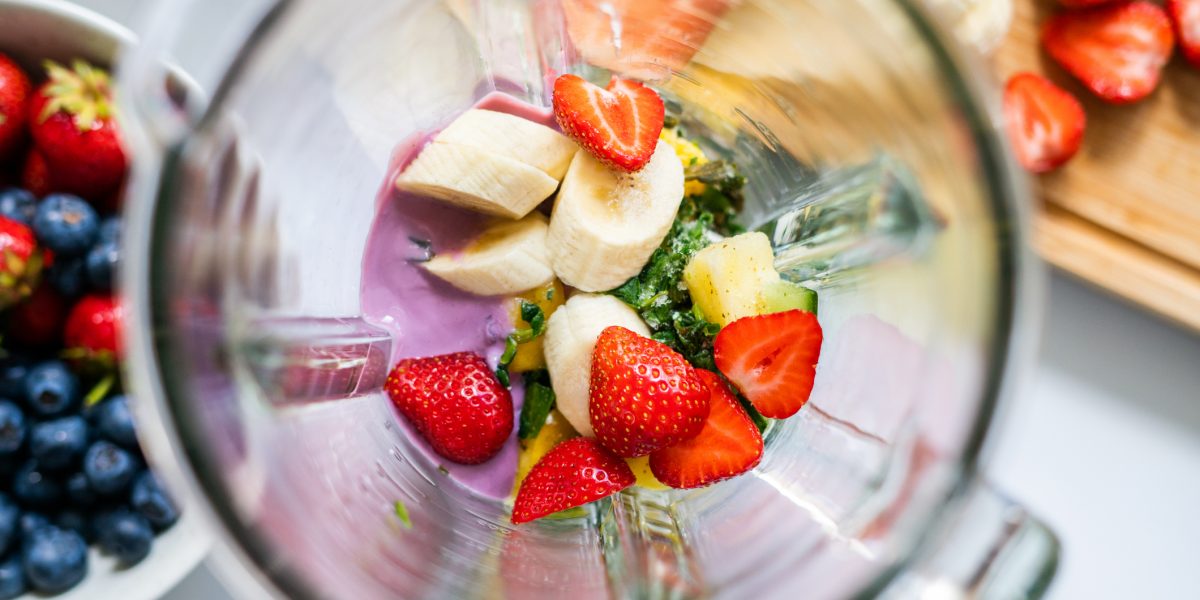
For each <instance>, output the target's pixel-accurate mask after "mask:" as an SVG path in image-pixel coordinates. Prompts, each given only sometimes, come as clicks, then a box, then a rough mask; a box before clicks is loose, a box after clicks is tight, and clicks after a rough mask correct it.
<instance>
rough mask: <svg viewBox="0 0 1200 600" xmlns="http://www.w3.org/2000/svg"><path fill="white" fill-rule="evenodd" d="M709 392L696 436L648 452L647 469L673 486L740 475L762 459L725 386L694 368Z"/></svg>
mask: <svg viewBox="0 0 1200 600" xmlns="http://www.w3.org/2000/svg"><path fill="white" fill-rule="evenodd" d="M696 372H697V373H698V374H699V375H700V379H702V380H703V381H704V384H705V386H707V387H708V389H709V392H710V394H711V396H710V398H709V411H708V419H707V420H706V421H705V422H704V428H703V429H701V430H700V434H699V435H697V436H696V437H694V438H692V439H690V440H687V441H684V442H680V443H678V444H675V445H674V446H671V447H668V448H663V449H662V450H659V451H657V452H654V453H652V454H650V472H652V473H654V476H655V477H657V478H658V480H659V481H661V482H663V483H665V484H667V485H669V486H671V487H673V488H696V487H702V486H706V485H709V484H712V483H716V482H718V481H722V480H725V479H729V478H730V477H734V476H736V475H741V474H742V473H745V472H746V471H749V470H750V469H753V468H754V466H755V465H757V464H758V461H759V460H761V459H762V454H763V439H762V434H761V433H759V432H758V428H757V427H755V426H754V422H753V421H751V420H750V416H749V415H747V414H746V411H745V410H744V409H742V405H741V404H740V403H739V402H738V400H737V398H735V397H734V395H733V392H731V391H730V390H729V386H727V385H726V384H725V382H724V381H723V380H722V379H721V377H720V376H718V375H717V374H716V373H713V372H712V371H705V370H703V369H697V370H696Z"/></svg>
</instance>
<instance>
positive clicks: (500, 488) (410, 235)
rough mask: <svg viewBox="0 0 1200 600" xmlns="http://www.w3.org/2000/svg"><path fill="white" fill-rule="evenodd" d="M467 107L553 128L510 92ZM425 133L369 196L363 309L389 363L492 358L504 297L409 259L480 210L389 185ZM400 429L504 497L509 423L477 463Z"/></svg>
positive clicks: (504, 331)
mask: <svg viewBox="0 0 1200 600" xmlns="http://www.w3.org/2000/svg"><path fill="white" fill-rule="evenodd" d="M475 108H482V109H487V110H494V111H497V112H504V113H508V114H511V115H515V116H518V117H522V118H525V119H528V120H530V121H533V122H535V123H541V124H543V125H546V126H549V127H554V128H555V129H557V126H556V125H555V124H554V118H553V115H552V113H551V112H550V111H549V110H548V109H539V108H536V107H533V106H530V105H528V104H525V103H523V102H521V101H519V100H517V99H515V98H513V97H511V96H507V95H504V94H499V93H492V94H489V95H487V96H485V97H484V98H482V99H481V100H480V101H479V102H478V103H476V105H475ZM431 137H432V134H422V135H417V136H414V137H413V138H411V139H409V140H407V141H405V142H402V143H401V144H400V145H399V146H398V147H397V148H396V150H395V152H394V153H393V156H392V163H391V165H392V166H391V168H390V169H389V170H388V175H387V180H386V181H385V182H384V185H383V188H382V189H381V190H380V192H379V196H378V198H377V200H376V211H377V214H376V217H375V222H374V223H373V224H372V225H371V232H370V233H369V234H368V237H367V244H366V250H365V252H364V253H363V269H362V273H363V274H362V288H361V290H360V294H361V299H362V310H363V315H364V316H365V317H366V319H367V320H368V321H371V322H372V323H374V324H376V325H379V326H380V327H384V328H386V329H387V330H388V331H390V332H391V333H392V336H393V339H394V340H395V343H394V344H393V346H392V357H391V360H390V361H389V364H395V362H396V361H398V360H400V359H402V358H416V357H422V356H436V355H439V354H448V353H451V352H461V351H471V352H478V353H479V354H481V355H483V356H484V357H486V358H487V360H488V362H489V364H492V365H495V364H496V362H497V360H498V359H499V357H500V354H501V352H503V350H504V338H505V336H507V335H508V333H509V332H510V331H511V330H512V328H513V317H512V314H511V313H510V311H509V303H510V299H509V298H508V297H481V296H475V295H473V294H469V293H467V292H463V291H460V290H458V289H456V288H454V287H453V286H451V285H450V284H448V283H446V282H444V281H442V280H440V279H438V278H436V277H434V276H432V275H430V274H428V273H426V272H425V270H424V269H422V268H421V267H420V266H419V265H418V264H416V263H414V262H413V261H412V259H414V258H419V257H421V256H422V255H423V254H424V251H423V250H422V248H421V247H420V246H418V245H417V244H416V243H414V242H413V239H418V240H428V241H429V242H431V243H432V245H433V248H434V250H436V251H437V252H440V253H445V252H455V251H458V250H461V249H462V248H463V247H464V246H465V245H466V244H467V243H468V242H470V241H471V239H473V238H474V237H475V236H476V235H478V234H479V232H480V230H481V228H482V226H483V224H484V223H485V222H486V221H487V217H485V216H483V215H480V214H478V213H474V212H471V211H468V210H465V209H462V208H458V207H456V206H452V205H449V204H446V203H444V202H441V201H439V200H433V199H430V198H425V197H422V196H417V195H414V194H408V193H402V192H399V191H397V190H396V189H395V187H394V185H393V182H394V181H395V179H396V176H397V175H399V174H400V172H401V171H403V170H404V168H405V167H406V166H408V163H409V162H411V161H412V160H413V159H414V158H416V156H417V154H418V153H419V152H420V150H421V148H422V147H423V146H424V145H425V144H426V143H427V142H428V140H429V139H430V138H431ZM524 391H525V390H524V387H523V385H522V383H521V378H520V377H514V378H513V385H512V398H513V405H514V408H515V410H517V411H518V414H519V413H520V410H521V404H522V401H523V400H524ZM397 420H398V421H400V430H401V431H403V432H404V434H405V435H407V436H408V437H409V438H410V439H411V440H412V441H413V443H414V445H415V446H417V447H419V448H421V449H422V450H423V451H424V452H425V454H426V456H427V457H428V458H429V459H430V460H431V461H433V462H434V463H435V464H440V465H442V466H444V467H445V468H446V469H447V470H449V472H450V477H451V478H452V479H454V480H456V481H458V482H459V483H461V484H463V485H465V486H467V487H469V488H471V489H472V490H474V491H476V492H477V493H479V494H483V495H486V496H490V497H493V498H498V499H503V498H506V497H508V495H509V492H510V491H511V489H512V484H513V477H514V475H515V474H516V470H517V441H516V429H515V428H514V431H513V434H512V436H510V438H509V440H508V441H507V442H506V443H505V445H504V448H503V449H502V450H501V451H500V453H499V454H498V455H496V457H494V458H492V459H491V460H489V461H488V462H486V463H484V464H482V465H471V466H468V465H460V464H456V463H452V462H450V461H447V460H445V459H443V458H441V457H439V456H438V455H437V454H436V453H434V452H433V449H432V448H430V447H429V445H428V444H427V443H426V442H425V440H424V439H422V438H421V436H420V435H418V434H417V433H416V431H415V430H414V429H413V428H412V426H411V425H410V424H409V423H408V421H407V420H405V419H404V418H403V417H400V416H399V415H397Z"/></svg>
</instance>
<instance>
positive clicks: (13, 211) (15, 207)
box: [0, 187, 38, 225]
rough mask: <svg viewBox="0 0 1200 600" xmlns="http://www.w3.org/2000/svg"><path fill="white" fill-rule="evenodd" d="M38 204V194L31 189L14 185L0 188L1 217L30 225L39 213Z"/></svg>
mask: <svg viewBox="0 0 1200 600" xmlns="http://www.w3.org/2000/svg"><path fill="white" fill-rule="evenodd" d="M37 205H38V201H37V196H34V195H33V193H32V192H30V191H29V190H23V189H21V188H12V187H10V188H7V189H4V190H0V217H8V218H9V219H12V220H14V221H17V222H19V223H24V224H26V225H29V224H30V223H33V216H34V215H36V214H37Z"/></svg>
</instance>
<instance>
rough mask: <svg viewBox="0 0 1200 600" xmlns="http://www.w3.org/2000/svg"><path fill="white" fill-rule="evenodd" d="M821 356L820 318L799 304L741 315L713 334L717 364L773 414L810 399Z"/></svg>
mask: <svg viewBox="0 0 1200 600" xmlns="http://www.w3.org/2000/svg"><path fill="white" fill-rule="evenodd" d="M820 356H821V324H820V323H818V322H817V317H816V316H814V315H813V314H812V313H810V312H805V311H802V310H789V311H785V312H780V313H773V314H769V315H757V316H753V317H742V318H741V319H738V320H736V321H734V322H732V323H730V324H728V325H726V326H725V327H724V328H723V329H721V331H720V332H719V333H717V337H716V339H714V340H713V358H714V359H715V361H716V363H717V368H718V369H720V370H721V372H722V373H724V374H725V376H726V377H728V378H729V380H730V381H731V382H733V385H735V386H737V388H738V389H739V390H741V392H742V394H745V396H746V399H747V400H749V401H750V404H753V405H754V408H757V409H758V412H760V413H762V414H763V416H765V417H770V418H772V419H786V418H788V417H790V416H792V415H794V414H796V411H798V410H800V408H801V407H803V406H804V403H805V402H808V395H809V394H810V393H811V392H812V387H813V378H814V377H816V365H817V359H818V358H820Z"/></svg>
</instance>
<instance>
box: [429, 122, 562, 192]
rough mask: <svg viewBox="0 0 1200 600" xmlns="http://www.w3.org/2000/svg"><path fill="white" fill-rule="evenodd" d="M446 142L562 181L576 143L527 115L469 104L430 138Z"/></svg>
mask: <svg viewBox="0 0 1200 600" xmlns="http://www.w3.org/2000/svg"><path fill="white" fill-rule="evenodd" d="M434 139H435V140H436V141H439V142H445V143H448V144H461V145H463V146H472V147H475V148H478V149H480V150H484V151H486V152H490V153H492V154H498V155H500V156H506V157H508V158H511V159H513V160H517V161H520V162H523V163H525V164H527V165H529V166H531V167H534V168H535V169H538V170H540V171H542V172H543V173H545V174H547V175H549V176H550V177H553V178H554V179H556V180H558V181H562V178H563V175H566V173H567V167H568V166H570V165H571V158H573V157H574V156H575V152H577V151H578V150H579V146H578V145H577V144H576V143H575V142H573V141H571V138H568V137H567V136H565V135H563V134H561V133H559V132H557V131H555V130H553V129H550V128H549V127H546V126H545V125H541V124H539V123H534V122H533V121H530V120H528V119H522V118H521V117H516V116H513V115H510V114H506V113H502V112H496V111H494V110H483V109H479V108H473V109H471V110H468V111H467V112H465V113H463V114H462V116H460V117H458V118H457V119H455V120H454V122H453V123H451V124H450V126H449V127H446V128H445V129H443V130H442V132H441V133H439V134H437V137H435V138H434Z"/></svg>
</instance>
